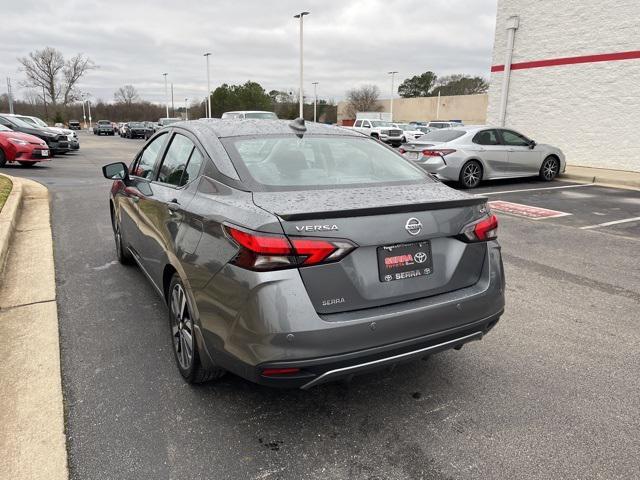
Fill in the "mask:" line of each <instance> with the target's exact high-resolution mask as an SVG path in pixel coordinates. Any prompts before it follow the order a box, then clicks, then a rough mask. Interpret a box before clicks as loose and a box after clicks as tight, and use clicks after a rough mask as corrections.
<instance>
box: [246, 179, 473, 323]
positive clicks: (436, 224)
mask: <svg viewBox="0 0 640 480" xmlns="http://www.w3.org/2000/svg"><path fill="white" fill-rule="evenodd" d="M253 198H254V202H255V204H256V205H258V206H259V207H261V208H263V209H265V210H267V211H269V212H271V213H273V214H275V215H277V216H278V217H279V219H280V223H281V224H282V228H283V230H284V232H285V234H286V235H288V236H298V237H300V236H303V237H315V238H327V239H343V240H349V241H351V242H353V243H355V244H356V245H357V248H356V249H355V250H354V251H352V252H351V253H350V254H348V255H347V256H346V257H345V258H343V259H342V260H340V261H338V262H334V263H327V264H321V265H315V266H308V267H302V268H300V269H299V272H300V276H301V277H302V280H303V282H304V285H305V287H306V289H307V292H308V294H309V297H310V299H311V301H312V303H313V305H314V307H315V309H316V311H317V312H318V313H320V314H330V313H338V312H345V311H350V310H359V309H364V308H371V307H377V306H382V305H388V304H391V303H397V302H402V301H407V300H412V299H417V298H422V297H427V296H431V295H437V294H440V293H445V292H448V291H453V290H457V289H460V288H464V287H467V286H470V285H473V284H475V283H476V282H477V281H478V279H479V277H480V273H481V270H482V266H483V263H484V259H485V256H486V245H485V244H482V243H479V244H469V243H465V242H462V241H461V240H458V239H457V238H454V237H455V236H456V235H458V234H459V233H460V231H461V230H462V228H463V227H464V226H465V225H468V224H469V223H471V222H472V221H473V220H475V219H477V218H479V217H480V216H482V215H483V213H482V212H481V209H482V208H483V205H484V204H485V202H486V199H485V198H482V197H476V196H471V195H468V194H465V193H462V192H458V191H456V190H453V189H451V188H449V187H447V186H445V185H443V184H440V183H425V184H418V185H400V186H382V187H369V188H352V189H331V190H313V191H305V192H300V191H297V192H254V194H253ZM417 223H419V224H420V229H419V231H418V229H417V227H416V224H417ZM410 230H411V231H410ZM409 244H410V245H409ZM384 247H387V248H384ZM387 262H389V263H387ZM395 262H400V263H401V264H400V265H398V264H395ZM426 270H428V272H427V271H426ZM404 272H409V273H406V275H407V276H404V275H405V273H404ZM411 272H413V273H411ZM415 272H419V273H415ZM396 274H400V275H401V277H399V278H397V279H396ZM389 275H391V276H392V277H393V279H391V280H390V279H388V276H389Z"/></svg>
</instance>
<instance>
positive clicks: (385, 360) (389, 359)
mask: <svg viewBox="0 0 640 480" xmlns="http://www.w3.org/2000/svg"><path fill="white" fill-rule="evenodd" d="M482 335H483V333H482V332H474V333H471V334H469V335H465V336H464V337H459V338H454V339H453V340H449V341H446V342H442V343H438V344H437V345H431V346H429V347H425V348H421V349H419V350H412V351H410V352H405V353H400V354H398V355H394V356H392V357H385V358H379V359H378V360H372V361H370V362H366V363H360V364H358V365H351V366H349V367H343V368H336V369H335V370H329V371H328V372H325V373H323V374H322V375H320V376H319V377H316V378H314V379H313V380H311V381H310V382H309V383H305V384H304V385H303V386H302V387H300V389H302V390H307V389H309V388H311V387H313V386H315V385H318V384H320V383H324V382H325V381H327V380H329V379H331V377H334V376H338V375H342V374H345V373H347V374H348V373H349V372H353V371H357V370H360V369H362V368H366V367H370V366H373V365H378V364H382V365H384V364H385V363H393V362H395V361H397V360H402V359H403V358H406V357H411V356H414V355H420V354H422V353H426V352H428V351H430V350H435V349H437V348H441V347H446V346H448V345H452V346H453V345H456V344H459V343H461V342H462V343H464V342H470V341H472V340H480V339H481V338H482Z"/></svg>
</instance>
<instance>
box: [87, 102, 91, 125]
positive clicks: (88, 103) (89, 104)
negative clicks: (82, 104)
mask: <svg viewBox="0 0 640 480" xmlns="http://www.w3.org/2000/svg"><path fill="white" fill-rule="evenodd" d="M87 108H89V130H91V128H92V126H91V100H89V99H87Z"/></svg>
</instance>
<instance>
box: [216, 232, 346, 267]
mask: <svg viewBox="0 0 640 480" xmlns="http://www.w3.org/2000/svg"><path fill="white" fill-rule="evenodd" d="M224 230H225V232H226V233H227V236H228V237H229V238H230V239H232V240H233V241H234V242H235V243H236V244H237V245H238V247H239V251H238V254H237V255H236V257H235V258H234V259H233V261H232V263H233V264H235V265H238V266H239V267H243V268H247V269H249V270H260V271H265V270H278V269H282V268H296V267H303V266H310V265H318V264H320V263H328V262H337V261H338V260H341V259H342V258H344V257H345V256H346V255H347V254H349V252H351V251H352V250H353V249H354V248H355V247H356V246H355V245H354V244H353V243H351V242H348V241H346V240H334V239H319V238H302V237H290V238H287V237H286V236H284V235H277V234H270V233H260V232H251V231H247V230H240V229H238V228H234V227H229V226H224Z"/></svg>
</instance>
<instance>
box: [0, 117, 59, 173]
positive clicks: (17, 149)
mask: <svg viewBox="0 0 640 480" xmlns="http://www.w3.org/2000/svg"><path fill="white" fill-rule="evenodd" d="M50 158H51V151H50V150H49V147H48V145H47V142H45V141H44V140H42V139H41V138H39V137H36V136H34V135H29V134H27V133H20V132H16V131H13V130H11V129H10V128H8V127H5V126H4V125H0V167H4V166H5V165H6V164H7V163H11V162H18V163H19V164H20V165H22V166H23V167H32V166H33V165H35V164H36V163H38V162H44V161H48V160H49V159H50Z"/></svg>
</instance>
